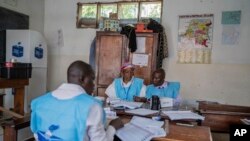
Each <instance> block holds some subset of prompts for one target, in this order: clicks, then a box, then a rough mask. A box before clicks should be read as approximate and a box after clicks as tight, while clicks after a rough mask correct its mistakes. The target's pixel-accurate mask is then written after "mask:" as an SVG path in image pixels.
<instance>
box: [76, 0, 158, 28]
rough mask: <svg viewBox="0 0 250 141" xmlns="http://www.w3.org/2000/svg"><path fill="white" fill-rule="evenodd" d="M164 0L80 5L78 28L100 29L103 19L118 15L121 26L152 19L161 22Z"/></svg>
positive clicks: (78, 8) (78, 9) (146, 21)
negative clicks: (111, 14)
mask: <svg viewBox="0 0 250 141" xmlns="http://www.w3.org/2000/svg"><path fill="white" fill-rule="evenodd" d="M162 2H163V1H162V0H151V1H137V2H128V1H126V2H124V1H121V2H110V3H78V6H77V24H76V25H77V28H98V26H97V25H98V23H99V21H100V19H101V18H109V16H110V13H116V14H117V17H118V19H119V21H120V24H122V25H123V24H136V23H137V22H139V21H142V22H145V23H148V21H149V19H150V18H152V19H154V20H156V21H158V22H159V23H160V22H161V14H162Z"/></svg>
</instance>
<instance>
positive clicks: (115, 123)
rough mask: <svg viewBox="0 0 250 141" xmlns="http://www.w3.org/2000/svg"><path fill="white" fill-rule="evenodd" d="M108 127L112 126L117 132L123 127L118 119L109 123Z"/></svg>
mask: <svg viewBox="0 0 250 141" xmlns="http://www.w3.org/2000/svg"><path fill="white" fill-rule="evenodd" d="M109 125H111V126H113V127H114V128H115V130H118V129H120V128H122V127H123V123H122V120H121V119H120V118H116V119H113V120H111V121H110V123H109Z"/></svg>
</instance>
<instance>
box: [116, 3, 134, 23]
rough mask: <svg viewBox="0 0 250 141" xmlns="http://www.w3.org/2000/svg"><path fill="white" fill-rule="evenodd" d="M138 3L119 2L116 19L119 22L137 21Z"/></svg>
mask: <svg viewBox="0 0 250 141" xmlns="http://www.w3.org/2000/svg"><path fill="white" fill-rule="evenodd" d="M138 5H139V3H132V2H127V3H119V4H118V19H119V20H120V24H136V23H137V21H138Z"/></svg>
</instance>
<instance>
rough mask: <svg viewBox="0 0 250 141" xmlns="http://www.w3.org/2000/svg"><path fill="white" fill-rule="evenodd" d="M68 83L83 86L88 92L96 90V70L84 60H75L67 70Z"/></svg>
mask: <svg viewBox="0 0 250 141" xmlns="http://www.w3.org/2000/svg"><path fill="white" fill-rule="evenodd" d="M67 79H68V83H72V84H77V85H80V86H82V87H83V88H84V89H85V91H86V92H87V93H88V94H91V93H92V92H93V90H94V83H93V81H94V79H95V75H94V71H93V69H92V68H91V66H90V65H89V64H87V63H85V62H83V61H75V62H73V63H72V64H71V65H70V66H69V68H68V71H67Z"/></svg>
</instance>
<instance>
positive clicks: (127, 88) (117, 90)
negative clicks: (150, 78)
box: [105, 63, 146, 102]
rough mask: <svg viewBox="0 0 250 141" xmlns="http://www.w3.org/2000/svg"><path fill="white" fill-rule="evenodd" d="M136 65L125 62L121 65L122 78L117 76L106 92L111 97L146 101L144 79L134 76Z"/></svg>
mask: <svg viewBox="0 0 250 141" xmlns="http://www.w3.org/2000/svg"><path fill="white" fill-rule="evenodd" d="M134 69H135V68H134V66H133V65H132V64H130V63H124V64H123V65H122V67H121V74H122V77H121V78H116V79H114V81H113V82H112V83H111V84H110V85H109V86H108V88H107V89H106V91H105V94H106V95H107V96H108V97H109V98H119V99H122V100H125V101H137V102H142V101H146V98H145V93H146V86H145V85H144V84H143V79H140V78H137V77H134Z"/></svg>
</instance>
